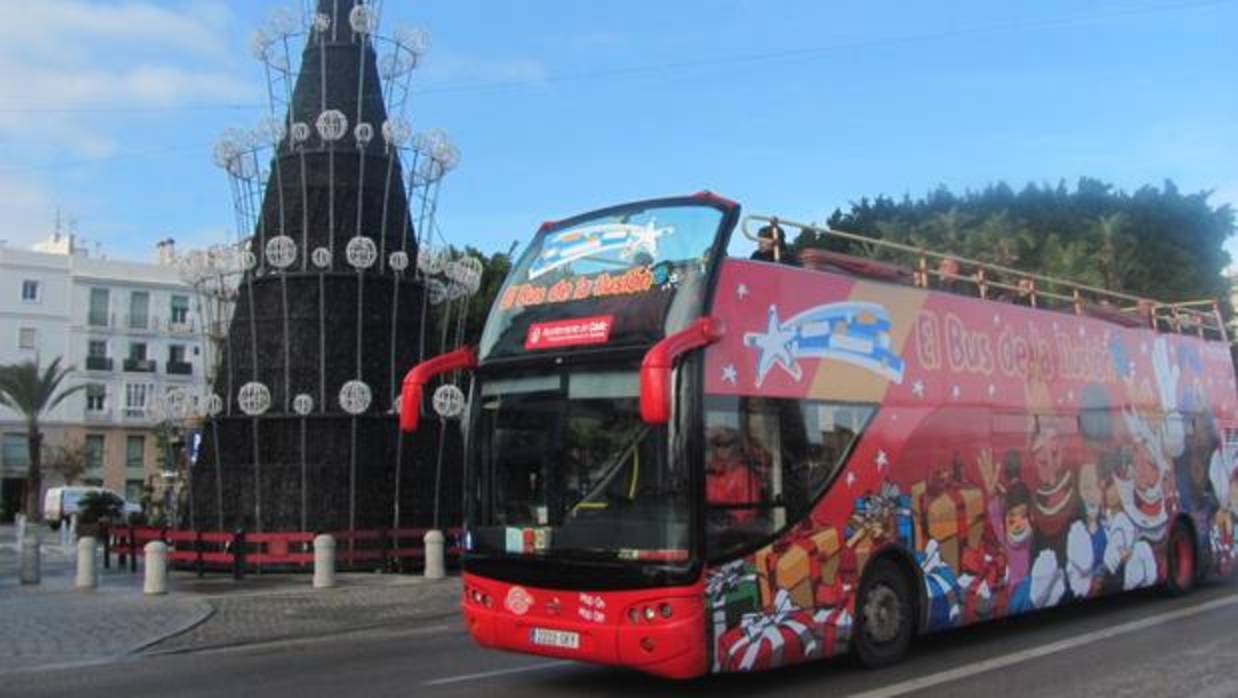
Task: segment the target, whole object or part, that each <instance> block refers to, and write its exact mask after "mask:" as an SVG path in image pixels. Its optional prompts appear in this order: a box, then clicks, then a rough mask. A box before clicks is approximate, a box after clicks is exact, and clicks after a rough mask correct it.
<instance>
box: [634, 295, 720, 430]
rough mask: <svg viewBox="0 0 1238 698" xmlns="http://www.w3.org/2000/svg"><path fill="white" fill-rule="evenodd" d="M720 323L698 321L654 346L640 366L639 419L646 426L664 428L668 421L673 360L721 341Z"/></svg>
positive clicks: (710, 318)
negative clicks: (646, 424)
mask: <svg viewBox="0 0 1238 698" xmlns="http://www.w3.org/2000/svg"><path fill="white" fill-rule="evenodd" d="M723 332H724V328H723V324H722V321H721V320H718V319H716V318H712V317H703V318H698V319H697V320H696V321H695V322H693V323H692V324H691V325H689V326H688V327H687V328H685V329H683V330H680V331H679V332H676V333H675V334H672V335H670V336H668V337H665V338H664V339H662V341H660V342H658V343H657V344H655V345H653V347H651V348H650V349H649V351H648V352H647V353H646V354H645V359H644V361H641V365H640V416H641V419H642V420H644V421H645V422H646V423H648V424H666V423H667V422H668V421H669V420H670V418H671V369H672V368H674V367H675V359H677V358H679V357H680V356H681V355H683V354H684V353H686V352H689V351H692V350H693V349H699V348H701V347H704V346H708V345H710V344H713V343H714V342H716V341H718V340H719V339H722V335H723Z"/></svg>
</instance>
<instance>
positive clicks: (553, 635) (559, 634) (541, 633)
mask: <svg viewBox="0 0 1238 698" xmlns="http://www.w3.org/2000/svg"><path fill="white" fill-rule="evenodd" d="M532 639H533V644H535V645H543V646H545V647H561V648H564V649H569V650H578V649H580V633H573V632H569V631H566V630H547V629H545V628H533V638H532Z"/></svg>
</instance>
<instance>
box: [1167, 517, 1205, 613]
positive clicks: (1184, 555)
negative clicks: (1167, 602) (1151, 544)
mask: <svg viewBox="0 0 1238 698" xmlns="http://www.w3.org/2000/svg"><path fill="white" fill-rule="evenodd" d="M1167 557H1168V558H1169V574H1168V575H1167V578H1166V580H1165V591H1167V592H1168V593H1169V595H1170V596H1184V595H1186V594H1189V593H1191V590H1192V589H1194V588H1195V580H1196V575H1197V574H1198V570H1197V569H1196V563H1195V537H1194V535H1192V534H1191V527H1190V526H1187V525H1186V524H1184V523H1182V522H1181V521H1179V522H1178V523H1176V524H1174V528H1173V532H1172V533H1170V534H1169V554H1168V555H1167Z"/></svg>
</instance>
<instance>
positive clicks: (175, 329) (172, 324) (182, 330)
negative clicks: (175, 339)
mask: <svg viewBox="0 0 1238 698" xmlns="http://www.w3.org/2000/svg"><path fill="white" fill-rule="evenodd" d="M195 329H196V328H195V327H194V323H193V320H190V319H188V318H186V319H185V320H182V321H180V322H177V321H175V320H170V321H168V334H176V335H191V334H193V333H194V330H195Z"/></svg>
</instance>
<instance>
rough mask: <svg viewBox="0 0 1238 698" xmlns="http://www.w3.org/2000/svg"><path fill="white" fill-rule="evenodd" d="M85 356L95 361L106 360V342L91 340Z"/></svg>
mask: <svg viewBox="0 0 1238 698" xmlns="http://www.w3.org/2000/svg"><path fill="white" fill-rule="evenodd" d="M86 356H88V357H94V358H96V359H105V358H107V342H106V341H104V340H102V339H92V340H90V344H89V345H87V347H86Z"/></svg>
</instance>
